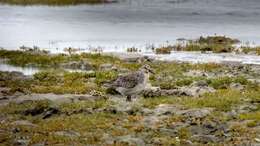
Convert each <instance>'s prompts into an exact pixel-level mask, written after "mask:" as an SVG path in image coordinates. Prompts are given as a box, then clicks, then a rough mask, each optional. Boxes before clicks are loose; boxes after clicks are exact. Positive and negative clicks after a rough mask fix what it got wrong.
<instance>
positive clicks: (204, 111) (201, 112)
mask: <svg viewBox="0 0 260 146" xmlns="http://www.w3.org/2000/svg"><path fill="white" fill-rule="evenodd" d="M212 111H213V109H212V108H201V109H199V108H197V109H188V110H181V111H177V113H176V114H179V115H183V116H184V117H186V118H204V117H206V116H208V115H209V114H210V113H211V112H212Z"/></svg>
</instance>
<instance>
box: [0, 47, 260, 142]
mask: <svg viewBox="0 0 260 146" xmlns="http://www.w3.org/2000/svg"><path fill="white" fill-rule="evenodd" d="M0 58H1V59H2V60H5V61H6V62H7V63H9V64H12V65H15V66H22V67H27V66H34V67H39V68H41V70H42V71H40V72H38V73H36V74H34V75H32V76H25V75H23V74H22V73H19V72H0V123H1V124H0V145H34V146H36V145H37V146H39V145H51V146H55V145H68V146H70V145H79V146H80V145H98V146H99V145H111V146H112V145H113V146H114V145H118V146H124V145H134V146H135V145H136V146H141V145H150V146H152V145H195V146H196V145H198V146H200V145H219V146H222V145H239V146H240V145H248V146H257V145H259V144H260V104H259V103H260V85H259V84H260V66H258V65H243V64H234V63H226V64H215V63H208V64H189V63H180V62H163V61H157V60H153V59H151V58H147V57H136V58H125V59H119V58H117V57H112V56H108V55H102V54H96V53H95V54H91V53H81V54H71V55H67V54H48V53H47V52H42V51H7V50H0ZM28 58H29V59H28ZM144 64H149V65H150V66H151V67H152V68H153V69H154V71H155V74H154V75H152V76H151V77H150V82H151V84H152V86H155V87H160V90H146V91H144V92H143V93H142V94H140V96H139V97H137V98H135V99H133V101H132V102H127V101H126V98H125V97H122V96H121V95H119V94H118V93H116V92H115V91H114V90H111V89H110V88H108V87H107V84H109V83H111V82H112V81H113V80H115V79H116V78H117V77H118V76H120V75H124V74H128V73H129V72H133V71H136V70H138V68H139V67H141V66H142V65H144ZM68 69H70V70H69V71H68ZM73 70H80V72H75V71H73Z"/></svg>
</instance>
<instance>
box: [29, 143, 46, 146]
mask: <svg viewBox="0 0 260 146" xmlns="http://www.w3.org/2000/svg"><path fill="white" fill-rule="evenodd" d="M31 146H45V143H44V142H42V143H36V144H33V145H31Z"/></svg>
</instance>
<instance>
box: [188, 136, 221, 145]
mask: <svg viewBox="0 0 260 146" xmlns="http://www.w3.org/2000/svg"><path fill="white" fill-rule="evenodd" d="M191 139H192V141H196V142H199V143H203V144H207V143H216V142H218V138H217V137H216V136H214V135H194V136H192V137H191Z"/></svg>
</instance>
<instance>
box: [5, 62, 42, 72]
mask: <svg viewBox="0 0 260 146" xmlns="http://www.w3.org/2000/svg"><path fill="white" fill-rule="evenodd" d="M0 71H9V72H12V71H15V72H21V73H23V74H24V75H33V74H35V73H37V72H39V69H37V68H35V67H18V66H13V65H9V64H6V63H3V62H0Z"/></svg>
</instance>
